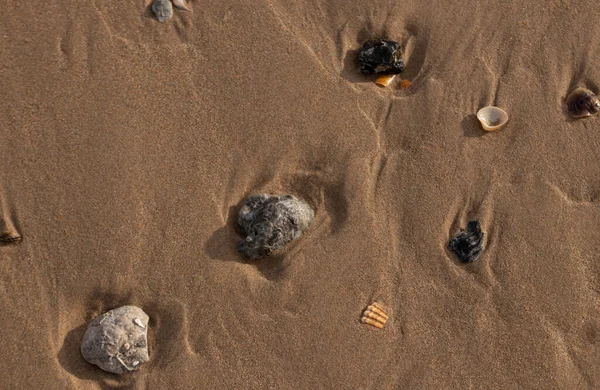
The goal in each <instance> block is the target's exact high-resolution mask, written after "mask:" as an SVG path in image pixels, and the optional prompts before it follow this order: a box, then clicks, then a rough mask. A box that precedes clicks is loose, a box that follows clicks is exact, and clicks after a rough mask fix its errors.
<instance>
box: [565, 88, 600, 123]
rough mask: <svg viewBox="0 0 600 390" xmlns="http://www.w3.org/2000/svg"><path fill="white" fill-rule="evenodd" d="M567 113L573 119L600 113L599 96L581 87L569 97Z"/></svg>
mask: <svg viewBox="0 0 600 390" xmlns="http://www.w3.org/2000/svg"><path fill="white" fill-rule="evenodd" d="M566 103H567V112H568V113H569V116H571V117H573V118H585V117H589V116H594V115H597V114H598V112H600V100H598V96H596V94H595V93H594V92H592V91H590V90H589V89H587V88H583V87H579V88H577V89H575V90H574V91H573V92H571V93H570V94H569V96H567V101H566Z"/></svg>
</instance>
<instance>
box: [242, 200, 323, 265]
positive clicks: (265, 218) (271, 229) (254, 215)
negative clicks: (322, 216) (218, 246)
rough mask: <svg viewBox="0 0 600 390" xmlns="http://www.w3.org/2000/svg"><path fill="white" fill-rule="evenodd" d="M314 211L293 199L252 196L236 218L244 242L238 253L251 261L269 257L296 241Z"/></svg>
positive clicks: (310, 220)
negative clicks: (243, 236)
mask: <svg viewBox="0 0 600 390" xmlns="http://www.w3.org/2000/svg"><path fill="white" fill-rule="evenodd" d="M314 214H315V213H314V211H313V209H312V208H311V207H310V206H309V205H308V204H307V203H306V202H304V201H303V200H300V199H298V198H296V197H295V196H293V195H281V196H277V195H266V194H260V195H251V196H249V197H248V198H247V199H246V200H245V202H244V205H243V206H242V208H241V210H240V212H239V215H238V226H239V228H240V230H241V231H242V232H243V233H244V235H245V236H246V238H245V239H244V240H242V241H240V243H239V244H238V246H237V250H238V251H239V252H241V253H242V254H244V255H245V256H246V257H249V258H251V259H257V258H260V257H263V256H267V255H269V254H271V252H273V251H274V250H276V249H279V248H282V247H283V246H285V245H286V244H288V243H289V242H291V241H293V240H295V239H297V238H299V237H300V236H301V235H302V233H303V232H304V231H305V230H306V229H308V227H309V226H310V224H311V223H312V219H313V217H314Z"/></svg>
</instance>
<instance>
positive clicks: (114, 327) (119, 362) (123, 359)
mask: <svg viewBox="0 0 600 390" xmlns="http://www.w3.org/2000/svg"><path fill="white" fill-rule="evenodd" d="M148 320H149V317H148V315H147V314H146V313H144V311H143V310H142V309H140V308H139V307H136V306H122V307H119V308H118V309H114V310H110V311H108V312H106V313H104V314H102V315H100V316H98V317H96V318H95V319H94V320H93V321H92V322H91V323H90V324H89V326H88V328H87V331H86V332H85V335H84V336H83V341H82V343H81V354H82V355H83V358H84V359H85V360H87V361H88V362H90V363H92V364H95V365H97V366H98V367H100V368H101V369H103V370H104V371H108V372H112V373H114V374H123V373H126V372H130V371H135V370H137V369H138V368H139V367H140V366H141V365H142V364H144V363H146V362H147V361H148V360H149V359H150V358H149V356H148V341H147V332H148Z"/></svg>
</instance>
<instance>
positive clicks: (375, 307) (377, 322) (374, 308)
mask: <svg viewBox="0 0 600 390" xmlns="http://www.w3.org/2000/svg"><path fill="white" fill-rule="evenodd" d="M388 318H389V316H388V315H387V314H385V307H384V306H383V305H382V304H380V303H379V302H373V303H372V304H370V305H369V306H367V308H366V309H365V311H364V312H363V315H362V318H361V319H360V322H362V323H363V324H367V325H371V326H374V327H376V328H379V329H382V328H383V326H384V325H385V323H386V322H387V320H388Z"/></svg>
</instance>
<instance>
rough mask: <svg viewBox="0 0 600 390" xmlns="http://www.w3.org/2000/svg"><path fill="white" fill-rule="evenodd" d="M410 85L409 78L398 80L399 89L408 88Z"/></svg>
mask: <svg viewBox="0 0 600 390" xmlns="http://www.w3.org/2000/svg"><path fill="white" fill-rule="evenodd" d="M411 85H412V82H410V80H402V81H400V89H409V88H410V86H411Z"/></svg>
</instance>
